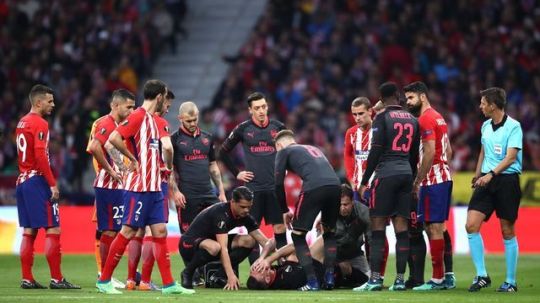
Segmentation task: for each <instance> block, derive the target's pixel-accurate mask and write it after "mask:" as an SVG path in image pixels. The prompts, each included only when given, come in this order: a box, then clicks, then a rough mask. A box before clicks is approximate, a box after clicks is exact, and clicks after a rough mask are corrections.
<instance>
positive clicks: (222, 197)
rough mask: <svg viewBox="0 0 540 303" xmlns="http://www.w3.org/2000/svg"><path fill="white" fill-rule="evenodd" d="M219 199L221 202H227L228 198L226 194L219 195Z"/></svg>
mask: <svg viewBox="0 0 540 303" xmlns="http://www.w3.org/2000/svg"><path fill="white" fill-rule="evenodd" d="M218 199H219V201H221V202H227V197H226V196H225V192H222V193H219V196H218Z"/></svg>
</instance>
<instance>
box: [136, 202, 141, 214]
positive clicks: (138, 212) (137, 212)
mask: <svg viewBox="0 0 540 303" xmlns="http://www.w3.org/2000/svg"><path fill="white" fill-rule="evenodd" d="M137 205H139V208H137V211H136V212H135V213H136V214H137V215H140V214H141V208H142V202H141V201H139V202H137Z"/></svg>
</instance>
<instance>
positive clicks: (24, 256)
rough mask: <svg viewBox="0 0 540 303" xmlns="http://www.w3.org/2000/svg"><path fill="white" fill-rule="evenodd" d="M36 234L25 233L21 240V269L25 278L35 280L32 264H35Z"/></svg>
mask: <svg viewBox="0 0 540 303" xmlns="http://www.w3.org/2000/svg"><path fill="white" fill-rule="evenodd" d="M35 239H36V236H33V235H31V234H23V238H22V241H21V250H20V254H21V255H20V258H21V270H22V278H23V280H28V281H34V275H32V266H33V265H34V240H35Z"/></svg>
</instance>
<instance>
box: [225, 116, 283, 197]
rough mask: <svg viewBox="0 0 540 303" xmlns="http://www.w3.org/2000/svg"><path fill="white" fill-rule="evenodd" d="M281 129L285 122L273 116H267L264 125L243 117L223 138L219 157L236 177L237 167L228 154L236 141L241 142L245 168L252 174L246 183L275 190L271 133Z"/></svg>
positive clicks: (274, 150)
mask: <svg viewBox="0 0 540 303" xmlns="http://www.w3.org/2000/svg"><path fill="white" fill-rule="evenodd" d="M282 129H285V126H284V125H283V123H281V122H279V121H276V120H271V119H270V120H269V121H268V123H266V125H263V126H259V125H257V124H255V123H254V122H253V121H252V120H247V121H244V122H242V123H240V124H238V126H236V128H235V129H234V130H233V131H232V132H231V134H230V135H229V137H228V138H227V139H226V140H225V142H223V145H222V146H221V152H220V160H222V161H223V163H224V164H225V165H226V166H227V168H228V169H229V171H230V172H231V173H232V174H233V175H234V176H235V177H236V175H238V173H239V169H238V168H237V167H236V165H235V164H234V163H233V161H232V160H231V158H230V157H229V155H228V154H229V153H230V152H231V151H232V150H233V149H234V147H235V146H236V145H237V144H238V143H240V142H242V147H243V150H244V157H245V165H246V170H248V171H251V172H253V174H254V175H255V177H254V178H253V180H252V181H251V182H248V183H247V184H246V186H247V187H248V188H249V189H251V190H252V191H263V190H274V160H275V157H276V147H275V145H274V137H275V136H276V134H277V133H278V132H279V131H280V130H282Z"/></svg>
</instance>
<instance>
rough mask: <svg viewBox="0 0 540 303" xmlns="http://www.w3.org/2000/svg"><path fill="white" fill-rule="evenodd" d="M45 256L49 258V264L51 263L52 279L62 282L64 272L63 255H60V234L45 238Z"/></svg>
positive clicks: (48, 235) (49, 235)
mask: <svg viewBox="0 0 540 303" xmlns="http://www.w3.org/2000/svg"><path fill="white" fill-rule="evenodd" d="M45 256H46V257H47V262H48V263H49V269H50V271H51V278H53V279H55V280H57V281H61V280H62V278H63V277H62V271H61V270H60V263H61V261H62V255H61V253H60V235H59V234H47V235H46V236H45Z"/></svg>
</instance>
